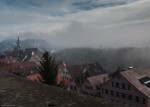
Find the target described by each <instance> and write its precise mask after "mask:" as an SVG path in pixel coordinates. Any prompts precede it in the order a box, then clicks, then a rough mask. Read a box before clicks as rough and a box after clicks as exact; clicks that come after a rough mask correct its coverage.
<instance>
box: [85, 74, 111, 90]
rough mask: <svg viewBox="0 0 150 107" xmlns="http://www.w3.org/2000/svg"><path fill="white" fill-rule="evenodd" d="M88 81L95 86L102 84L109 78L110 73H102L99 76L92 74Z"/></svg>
mask: <svg viewBox="0 0 150 107" xmlns="http://www.w3.org/2000/svg"><path fill="white" fill-rule="evenodd" d="M87 80H88V82H89V83H90V84H91V85H92V86H93V87H95V86H100V85H102V84H103V83H104V82H106V81H108V80H109V77H108V74H101V75H97V76H92V77H88V78H87Z"/></svg>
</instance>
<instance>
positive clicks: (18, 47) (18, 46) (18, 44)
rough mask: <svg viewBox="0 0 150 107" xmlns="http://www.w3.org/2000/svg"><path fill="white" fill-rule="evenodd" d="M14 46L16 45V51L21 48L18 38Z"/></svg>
mask: <svg viewBox="0 0 150 107" xmlns="http://www.w3.org/2000/svg"><path fill="white" fill-rule="evenodd" d="M16 44H17V49H20V48H21V44H20V40H19V37H18V40H17V42H16Z"/></svg>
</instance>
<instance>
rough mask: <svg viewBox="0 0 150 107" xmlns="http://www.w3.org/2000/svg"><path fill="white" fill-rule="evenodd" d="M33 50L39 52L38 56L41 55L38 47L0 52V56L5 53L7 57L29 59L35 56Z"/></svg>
mask: <svg viewBox="0 0 150 107" xmlns="http://www.w3.org/2000/svg"><path fill="white" fill-rule="evenodd" d="M33 52H34V53H35V54H38V56H41V53H40V52H39V50H38V48H29V49H21V50H13V51H3V52H0V56H2V55H5V56H6V57H7V58H16V59H18V60H21V61H22V60H24V61H28V60H29V59H30V58H31V57H32V56H33Z"/></svg>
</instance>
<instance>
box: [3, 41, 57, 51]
mask: <svg viewBox="0 0 150 107" xmlns="http://www.w3.org/2000/svg"><path fill="white" fill-rule="evenodd" d="M20 42H21V47H22V48H36V47H38V48H40V49H42V50H54V49H55V48H56V47H55V46H53V45H52V44H50V43H49V42H47V41H46V40H43V39H25V40H21V41H20ZM15 46H16V40H15V39H5V40H3V41H1V42H0V51H6V50H13V48H14V47H15Z"/></svg>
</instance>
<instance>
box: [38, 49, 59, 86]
mask: <svg viewBox="0 0 150 107" xmlns="http://www.w3.org/2000/svg"><path fill="white" fill-rule="evenodd" d="M40 64H41V65H40V66H39V73H40V75H41V76H42V78H43V82H44V83H45V84H48V85H55V86H57V74H58V64H57V63H56V61H55V59H54V58H53V57H52V56H50V54H49V52H48V51H45V52H44V53H43V56H42V59H41V61H40Z"/></svg>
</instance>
